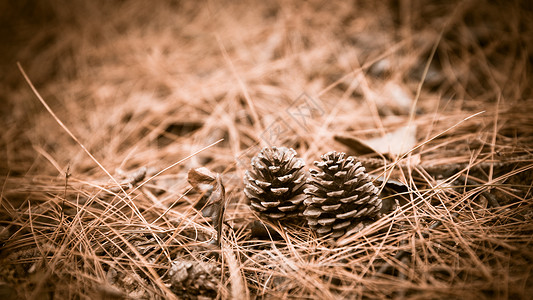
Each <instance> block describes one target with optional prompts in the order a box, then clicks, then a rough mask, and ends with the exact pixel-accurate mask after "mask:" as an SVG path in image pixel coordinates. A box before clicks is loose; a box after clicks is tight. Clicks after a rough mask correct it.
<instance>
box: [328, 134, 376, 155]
mask: <svg viewBox="0 0 533 300" xmlns="http://www.w3.org/2000/svg"><path fill="white" fill-rule="evenodd" d="M333 138H334V139H335V140H336V141H337V142H339V143H341V144H344V145H345V146H347V147H348V148H350V150H352V151H353V152H354V154H355V155H367V154H373V156H379V153H378V152H377V151H376V150H374V149H372V147H370V146H369V145H367V144H366V143H365V142H363V141H362V140H360V139H358V138H356V137H353V136H347V135H338V134H336V135H335V136H334V137H333Z"/></svg>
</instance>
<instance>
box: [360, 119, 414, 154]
mask: <svg viewBox="0 0 533 300" xmlns="http://www.w3.org/2000/svg"><path fill="white" fill-rule="evenodd" d="M366 144H367V145H369V146H370V147H371V148H372V149H375V150H376V151H377V152H378V153H383V154H389V155H393V156H396V155H402V154H404V153H406V152H407V151H409V150H411V149H412V148H413V147H414V146H415V145H416V126H415V125H411V126H403V127H400V128H398V129H396V130H395V131H393V132H391V133H387V134H386V135H384V136H382V137H379V138H375V139H370V140H368V141H366Z"/></svg>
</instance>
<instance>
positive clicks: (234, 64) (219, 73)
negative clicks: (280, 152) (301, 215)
mask: <svg viewBox="0 0 533 300" xmlns="http://www.w3.org/2000/svg"><path fill="white" fill-rule="evenodd" d="M0 20H1V21H0V22H1V24H0V27H1V29H0V35H1V37H0V38H1V39H2V40H1V42H0V53H1V55H0V65H1V70H2V71H1V72H0V103H1V104H2V105H0V114H1V115H0V126H1V128H3V129H2V130H1V132H2V133H1V139H0V144H1V147H0V179H1V181H0V183H1V184H2V192H1V196H2V198H1V203H0V204H1V205H0V230H1V232H0V253H1V257H2V259H0V260H3V262H2V263H1V264H0V265H1V266H0V295H6V297H12V299H16V297H17V295H18V296H19V297H22V298H31V297H34V298H39V299H46V298H42V297H49V298H50V299H51V298H54V297H58V298H78V297H80V298H88V297H93V298H94V297H108V298H109V297H110V298H112V297H116V298H117V299H118V298H120V297H131V298H154V297H155V298H166V299H169V298H171V297H174V296H177V297H185V298H188V297H189V298H197V297H218V298H222V299H226V298H230V297H239V298H241V297H242V298H245V297H249V298H278V297H294V298H321V299H326V298H331V299H333V298H334V299H339V298H362V297H364V298H366V297H368V298H383V297H404V298H413V299H414V298H418V299H420V298H422V299H427V298H446V299H449V297H452V298H453V297H461V298H474V297H477V298H480V299H484V298H513V299H519V298H523V299H525V298H527V297H528V296H527V295H529V294H530V293H531V286H533V282H532V281H531V274H530V273H531V267H530V265H531V260H532V259H533V250H532V249H531V232H532V230H533V226H532V225H531V219H532V218H533V213H532V210H531V207H532V204H533V203H532V191H531V187H532V186H531V182H532V181H533V175H532V173H533V172H532V168H533V154H532V149H533V117H532V112H533V85H532V72H533V70H532V65H533V8H532V6H531V4H529V3H528V1H482V0H473V1H447V2H442V1H417V0H412V1H384V2H380V1H378V2H376V1H331V2H330V1H296V2H289V1H245V2H242V3H240V2H235V1H157V2H156V1H153V2H151V1H133V0H125V1H81V0H77V1H63V0H60V1H16V2H10V1H3V2H2V3H1V4H0ZM17 63H18V65H17ZM22 71H23V72H25V74H27V77H28V80H29V81H27V80H25V78H24V77H23V72H22ZM28 83H31V84H33V85H34V87H35V89H36V92H37V93H38V94H39V95H40V96H41V97H42V100H43V102H44V104H46V105H48V106H49V108H50V109H51V111H52V112H53V114H52V113H50V112H49V111H47V109H46V108H45V106H44V105H43V103H42V102H40V101H39V99H38V97H37V95H36V93H35V92H34V91H32V89H31V88H30V86H29V85H28ZM221 139H222V141H220V140H221ZM214 143H216V144H214ZM213 144H214V145H213ZM361 144H365V145H370V146H371V147H372V148H373V149H374V150H376V151H377V152H379V154H380V155H381V156H380V155H376V153H374V152H368V151H367V152H365V151H366V150H362V149H361V146H360V145H361ZM266 146H285V147H292V148H294V149H295V150H296V152H297V153H298V155H299V156H300V157H302V158H303V159H304V161H305V162H306V164H307V165H308V166H309V167H311V166H312V164H313V161H315V160H318V159H319V158H320V155H321V154H323V153H326V152H327V151H331V150H336V151H342V152H346V153H347V154H349V155H355V156H357V157H360V158H361V160H362V161H363V165H365V167H366V168H367V170H368V171H369V172H370V173H371V174H373V175H375V177H376V178H377V177H379V176H384V177H385V178H390V179H391V180H395V181H397V182H399V183H400V184H401V185H403V186H402V188H403V187H406V188H408V192H405V193H403V194H401V195H400V194H398V193H397V194H395V193H394V192H390V191H389V194H388V195H389V196H385V192H386V191H385V192H384V194H383V196H384V197H389V198H388V199H389V200H391V199H394V201H392V200H391V201H390V203H391V208H390V210H389V211H386V212H385V214H384V216H383V218H381V219H380V220H378V221H377V222H376V223H375V225H374V226H372V227H370V228H369V229H368V230H366V231H364V232H362V233H357V234H355V235H352V236H346V237H344V238H343V240H341V241H339V242H336V243H331V242H329V241H327V240H323V239H319V238H317V237H316V235H314V233H313V232H312V231H310V230H309V229H308V228H306V227H305V226H300V227H290V226H288V227H286V228H284V227H283V226H282V225H283V224H281V227H279V228H278V230H279V231H281V232H282V239H281V240H280V241H276V242H271V241H270V240H268V239H266V240H264V239H261V238H258V237H257V236H254V235H253V233H252V232H251V229H250V226H251V225H250V224H253V222H254V221H256V220H258V216H257V215H256V214H254V213H253V212H252V211H251V210H250V209H249V207H248V203H247V201H248V200H247V199H246V197H245V196H244V194H243V192H242V191H243V187H244V185H243V174H244V172H245V170H247V169H248V168H249V167H250V159H251V158H252V157H253V156H254V155H256V154H257V153H258V152H259V151H260V150H261V148H263V147H266ZM365 149H366V148H365ZM376 163H377V164H378V165H376ZM380 164H381V165H380ZM199 167H206V168H208V169H210V170H211V171H213V172H215V173H219V174H221V176H222V180H223V182H224V185H225V190H226V199H225V201H226V214H225V221H226V223H227V224H226V225H224V229H223V232H224V233H223V236H224V240H223V243H222V250H220V249H219V250H212V249H211V248H209V247H207V246H205V245H204V244H206V243H207V242H206V241H207V240H209V238H210V237H211V235H213V234H214V232H215V230H214V228H213V226H212V225H210V223H209V222H208V221H206V220H205V219H204V218H203V217H202V214H201V212H199V211H198V207H196V206H195V203H197V201H198V199H199V198H200V197H201V195H198V192H197V191H194V190H192V191H191V186H190V184H189V182H188V181H187V173H188V171H189V170H190V169H194V168H199ZM139 172H140V173H139ZM143 172H144V173H143ZM132 174H133V175H132ZM139 174H141V175H142V176H141V175H139ZM135 176H139V178H141V177H142V178H141V179H140V180H132V178H133V179H135ZM137 179H138V178H137ZM381 182H383V181H381ZM117 183H124V185H123V188H124V189H125V190H120V189H118V190H112V189H113V188H117ZM140 183H142V185H141V186H139V184H140ZM128 184H129V185H128ZM375 184H376V185H377V186H380V188H384V190H386V187H385V185H384V184H383V185H381V183H380V182H379V181H376V182H375ZM134 186H137V188H134ZM127 189H129V190H127ZM106 193H107V194H106ZM390 193H392V194H390ZM104 194H105V195H104ZM126 195H127V196H126ZM391 195H392V196H391ZM494 199H496V201H497V203H498V204H499V205H498V206H496V207H495V206H491V205H490V203H493V202H491V201H493V200H494ZM396 202H397V203H398V206H394V205H396V204H395V203H396ZM453 212H455V213H457V215H453V216H452V213H453ZM437 220H440V221H441V224H442V225H440V226H439V227H435V228H434V229H431V230H430V229H428V228H429V227H430V226H431V225H432V224H434V221H437ZM189 231H191V232H196V233H195V234H196V236H195V235H194V234H192V233H191V232H189ZM198 232H200V233H198ZM426 233H428V234H430V235H427V234H426ZM202 234H203V235H205V236H204V237H202ZM402 241H406V242H405V243H404V242H402ZM143 247H144V248H143ZM210 251H215V252H216V251H219V253H222V255H220V256H221V257H224V258H223V259H221V258H220V257H219V258H218V259H215V258H213V257H211V256H209V255H208V253H209V252H210ZM401 251H404V252H405V253H407V255H405V256H404V257H408V259H403V258H404V257H402V258H401V259H399V258H398V257H396V258H395V255H397V253H399V252H401ZM206 253H207V254H206ZM183 261H187V262H189V261H192V262H197V263H198V262H201V263H202V264H206V265H209V267H205V268H204V267H202V268H200V269H202V270H208V271H209V272H208V271H206V273H209V274H210V275H206V276H204V277H205V278H208V279H205V278H204V279H205V280H211V281H212V283H213V286H211V285H207V284H206V285H200V286H194V284H193V286H192V287H190V288H189V287H186V288H183V289H182V288H177V287H176V284H175V281H172V280H173V279H172V278H173V277H172V276H171V275H169V274H170V273H169V272H170V271H169V270H170V269H171V266H172V265H173V264H174V265H176V264H178V265H179V264H181V263H182V262H183ZM384 265H390V266H394V270H393V271H387V272H380V268H381V267H382V266H384ZM202 266H203V265H202ZM198 272H199V273H201V272H200V271H198ZM334 275H335V276H334ZM191 276H192V275H191ZM210 276H211V277H210ZM210 278H211V279H210ZM204 279H202V280H204ZM58 282H60V283H61V284H59V285H58V284H57V283H58ZM2 293H3V294H2Z"/></svg>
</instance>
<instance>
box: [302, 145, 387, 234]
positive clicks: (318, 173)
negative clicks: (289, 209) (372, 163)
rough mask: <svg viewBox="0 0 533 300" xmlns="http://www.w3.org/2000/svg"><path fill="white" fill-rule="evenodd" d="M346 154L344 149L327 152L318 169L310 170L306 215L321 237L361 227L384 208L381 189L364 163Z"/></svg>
mask: <svg viewBox="0 0 533 300" xmlns="http://www.w3.org/2000/svg"><path fill="white" fill-rule="evenodd" d="M345 156H346V154H345V153H342V152H340V153H337V152H335V151H331V152H328V153H326V154H324V155H322V157H321V158H322V161H315V166H316V167H317V168H318V170H315V169H311V170H310V173H311V178H309V179H308V181H307V183H308V187H307V188H306V189H305V191H304V192H305V194H306V195H307V198H306V199H305V201H304V204H305V206H306V209H305V211H304V213H303V214H304V216H305V217H306V218H307V223H308V224H309V227H311V228H312V229H314V230H316V231H317V233H318V234H319V235H320V236H324V235H326V234H329V233H331V237H333V238H336V237H340V236H341V235H343V234H344V233H346V232H347V231H349V230H351V229H354V228H356V227H359V228H361V227H362V224H363V223H365V221H368V220H370V219H372V218H374V217H376V216H377V215H378V214H379V210H380V208H381V199H380V198H379V197H378V194H377V193H378V188H376V187H375V186H374V184H373V183H372V182H371V181H370V179H369V177H368V174H366V173H365V168H364V167H363V166H362V165H361V162H359V161H358V160H356V159H355V157H353V156H348V157H346V158H345Z"/></svg>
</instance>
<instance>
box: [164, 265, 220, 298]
mask: <svg viewBox="0 0 533 300" xmlns="http://www.w3.org/2000/svg"><path fill="white" fill-rule="evenodd" d="M220 272H221V271H220V267H218V266H216V265H215V264H213V263H209V262H204V261H199V260H198V261H197V260H176V261H173V262H172V265H171V267H170V270H169V275H170V284H171V289H172V291H173V292H174V293H176V294H177V295H178V296H180V297H182V298H183V299H196V298H197V297H198V296H203V297H208V298H215V297H216V295H217V291H218V282H219V281H220V274H221V273H220Z"/></svg>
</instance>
